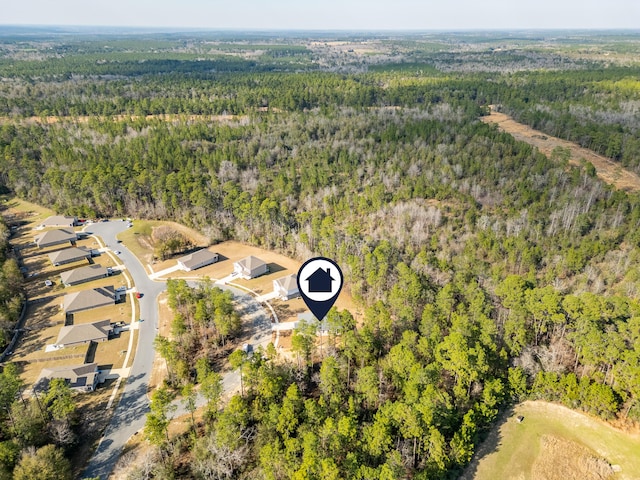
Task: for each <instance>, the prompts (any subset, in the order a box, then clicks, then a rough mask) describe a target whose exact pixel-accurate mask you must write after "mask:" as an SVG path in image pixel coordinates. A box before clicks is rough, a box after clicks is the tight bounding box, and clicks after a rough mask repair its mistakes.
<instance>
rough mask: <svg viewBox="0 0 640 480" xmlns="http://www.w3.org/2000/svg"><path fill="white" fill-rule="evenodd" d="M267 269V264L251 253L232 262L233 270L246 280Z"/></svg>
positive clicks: (257, 275) (263, 272)
mask: <svg viewBox="0 0 640 480" xmlns="http://www.w3.org/2000/svg"><path fill="white" fill-rule="evenodd" d="M268 271H269V266H268V265H267V264H266V263H265V262H263V261H262V260H260V259H259V258H258V257H254V256H253V255H251V256H249V257H246V258H243V259H242V260H238V261H237V262H235V263H234V264H233V272H234V273H235V274H237V275H240V276H241V277H243V278H246V279H247V280H249V279H251V278H256V277H259V276H260V275H264V274H265V273H267V272H268Z"/></svg>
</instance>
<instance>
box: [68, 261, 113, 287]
mask: <svg viewBox="0 0 640 480" xmlns="http://www.w3.org/2000/svg"><path fill="white" fill-rule="evenodd" d="M107 275H108V272H107V268H106V267H103V266H102V265H87V266H86V267H80V268H75V269H73V270H69V271H68V272H62V273H61V274H60V280H61V281H62V283H63V284H64V285H65V286H67V287H68V286H70V285H77V284H79V283H84V282H90V281H91V280H97V279H99V278H105V277H106V276H107Z"/></svg>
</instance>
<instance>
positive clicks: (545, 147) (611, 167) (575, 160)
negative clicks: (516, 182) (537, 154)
mask: <svg viewBox="0 0 640 480" xmlns="http://www.w3.org/2000/svg"><path fill="white" fill-rule="evenodd" d="M482 121H483V122H487V123H496V124H498V127H500V129H501V130H503V131H505V132H507V133H510V134H511V135H512V136H513V137H514V138H515V139H516V140H521V141H523V142H527V143H528V144H530V145H533V146H534V147H536V148H537V149H538V150H540V151H541V152H542V153H544V154H545V155H547V156H549V155H551V152H552V151H553V149H554V148H556V147H562V148H569V149H570V150H571V158H570V159H569V163H571V164H572V165H578V166H580V165H581V164H582V161H583V160H586V161H588V162H591V163H592V164H593V166H594V167H595V168H596V172H597V175H598V177H599V178H600V179H601V180H602V181H604V182H606V183H608V184H609V185H613V186H614V187H616V188H618V189H620V190H625V191H628V192H637V191H640V177H639V176H638V175H636V174H635V173H633V172H630V171H628V170H625V169H623V168H622V167H621V166H620V164H618V163H616V162H614V161H612V160H610V159H608V158H606V157H603V156H601V155H598V154H597V153H595V152H593V151H591V150H588V149H586V148H582V147H580V146H579V145H577V144H575V143H572V142H568V141H566V140H562V139H560V138H556V137H552V136H550V135H547V134H545V133H542V132H540V131H538V130H534V129H533V128H530V127H528V126H527V125H523V124H522V123H518V122H516V121H515V120H513V119H512V118H511V117H509V116H508V115H505V114H504V113H499V112H495V111H493V110H492V111H491V115H489V116H486V117H482Z"/></svg>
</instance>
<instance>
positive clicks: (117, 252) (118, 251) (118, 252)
mask: <svg viewBox="0 0 640 480" xmlns="http://www.w3.org/2000/svg"><path fill="white" fill-rule="evenodd" d="M113 253H115V254H116V255H120V254H121V253H122V252H121V251H120V250H115V251H114V252H113Z"/></svg>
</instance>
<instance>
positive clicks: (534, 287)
mask: <svg viewBox="0 0 640 480" xmlns="http://www.w3.org/2000/svg"><path fill="white" fill-rule="evenodd" d="M465 40H466V41H469V42H472V39H469V38H467V39H465ZM225 41H226V42H227V43H225V42H222V41H220V43H216V44H215V45H213V46H212V45H211V44H210V43H207V42H204V41H202V39H198V38H190V39H188V40H183V41H180V42H178V41H175V40H171V41H164V42H160V41H159V40H158V41H157V43H153V44H149V43H148V40H147V41H144V42H143V41H141V42H140V44H139V45H138V46H137V47H136V42H135V41H134V40H128V42H129V43H126V42H120V43H114V47H113V49H112V51H110V52H107V53H105V52H103V51H97V41H96V42H92V41H86V42H85V43H81V42H80V43H77V42H76V43H74V42H73V41H66V40H65V41H62V40H60V41H58V42H57V43H55V42H54V43H55V45H56V47H55V48H51V47H50V46H49V47H48V48H44V47H42V48H40V49H38V48H39V47H38V45H40V44H39V43H38V41H36V40H33V41H31V42H30V43H29V42H27V43H28V45H27V46H28V47H29V49H28V52H27V51H26V50H27V49H26V47H24V45H23V43H21V42H18V41H17V40H15V41H14V40H6V41H5V43H4V46H3V50H2V52H3V58H2V62H0V76H2V77H3V82H2V83H0V92H1V94H0V113H1V114H2V115H3V119H2V123H3V124H2V126H1V127H0V150H1V151H2V155H3V159H2V162H0V182H1V183H2V184H3V185H4V186H5V187H7V188H9V189H11V190H12V191H13V192H14V193H15V194H16V195H18V196H20V197H22V198H26V199H29V200H31V201H35V202H40V203H44V204H47V205H52V206H53V207H54V208H55V209H56V210H57V211H59V212H61V213H67V214H75V215H79V216H86V217H98V216H112V215H128V216H135V217H143V218H155V219H172V220H176V221H179V222H183V223H185V224H187V225H190V226H193V227H195V228H198V229H200V230H201V231H202V232H204V233H205V234H207V235H208V236H209V237H210V239H211V241H212V242H216V241H219V240H224V239H230V238H233V239H238V240H241V241H244V242H248V243H252V244H256V245H260V246H263V247H265V248H269V249H276V250H278V251H280V252H283V253H285V254H287V255H290V256H292V257H294V258H297V259H300V260H304V259H306V258H309V257H310V256H312V255H323V256H328V257H331V258H334V259H335V260H336V261H337V262H338V263H339V264H340V265H341V266H342V270H343V272H344V274H345V284H346V286H347V288H349V290H350V292H351V294H352V295H353V296H354V298H355V299H356V300H357V301H358V302H359V303H360V304H361V305H362V306H363V307H364V309H365V315H364V320H363V321H362V324H359V325H356V323H355V321H354V319H353V317H352V315H351V314H350V313H349V312H347V311H341V312H337V311H335V310H334V311H332V312H331V313H330V314H329V316H328V324H329V325H330V327H329V344H328V345H324V346H323V348H322V349H321V350H320V349H319V348H318V344H317V341H316V331H315V327H316V326H315V325H307V324H302V325H301V326H299V327H298V329H297V330H296V331H295V332H294V337H293V349H294V352H295V353H296V355H297V361H296V362H292V363H286V362H282V361H281V359H278V357H277V355H276V354H275V352H274V351H273V350H269V351H264V352H262V351H260V352H256V353H255V354H254V355H253V356H252V357H250V358H249V357H246V356H243V355H242V353H237V354H235V355H234V356H233V358H232V359H230V361H231V362H232V364H233V365H234V368H238V369H239V370H240V372H241V375H242V377H243V385H244V387H243V391H242V394H240V395H237V396H235V397H233V398H232V399H231V400H230V401H229V402H228V403H227V404H226V405H224V406H223V405H222V404H220V402H219V400H220V399H219V396H220V391H219V390H220V389H219V377H218V376H217V374H216V373H215V372H213V370H212V365H213V363H212V362H211V360H212V358H213V357H214V356H215V353H216V351H217V348H218V347H219V346H220V345H222V344H224V342H225V340H226V338H227V337H228V336H233V335H234V333H235V332H236V331H237V328H238V319H237V317H236V316H234V314H233V312H232V310H231V309H230V307H229V305H230V303H229V301H230V299H228V298H224V295H222V294H220V292H216V291H215V289H211V288H209V287H207V288H205V289H204V290H201V291H191V290H190V289H189V288H188V287H187V286H186V285H183V284H174V285H171V291H172V292H173V293H171V304H172V307H173V309H174V313H175V320H174V323H173V340H167V339H160V340H158V341H157V348H158V350H159V351H160V352H161V353H162V354H163V356H164V357H165V359H166V360H167V363H168V366H170V372H171V374H170V378H169V381H168V382H167V386H166V387H164V388H162V389H160V390H158V391H157V392H156V394H154V397H153V401H152V415H151V416H150V417H149V418H150V420H149V422H148V428H147V429H146V434H147V438H148V439H149V440H150V441H151V442H152V443H153V444H154V445H156V446H157V448H158V449H159V450H158V452H160V453H159V454H158V457H157V460H156V461H155V462H154V463H153V464H152V465H151V466H149V468H148V469H146V470H145V469H143V468H142V467H141V468H140V469H138V470H136V472H134V473H132V478H149V477H150V476H152V477H154V478H171V477H172V476H173V477H176V478H178V477H181V478H265V479H288V478H299V479H303V478H309V479H311V478H318V479H331V478H336V479H338V478H357V479H374V478H375V479H393V478H398V479H399V478H406V477H411V478H425V479H426V478H452V477H455V475H456V474H457V473H459V472H460V471H461V469H462V468H463V467H464V466H465V465H466V464H467V463H468V462H469V460H470V458H471V456H472V454H473V452H474V448H475V446H476V445H477V443H478V442H479V441H480V440H481V439H482V438H483V436H484V435H485V433H486V431H487V429H488V428H489V427H490V426H491V423H492V421H493V420H494V419H495V418H496V416H497V415H498V412H499V411H500V409H501V408H503V407H504V406H506V405H508V404H510V403H512V402H517V401H519V400H522V399H525V398H540V399H546V400H550V401H557V402H562V403H564V404H565V405H567V406H569V407H571V408H576V409H581V410H583V411H586V412H589V413H591V414H593V415H597V416H600V417H602V418H604V419H614V418H619V419H622V420H625V421H640V389H639V387H638V386H639V385H640V341H639V340H640V328H639V326H640V324H639V323H638V322H639V321H640V304H639V303H638V295H639V294H640V291H639V290H638V279H639V278H640V269H639V268H638V266H637V264H638V262H637V260H638V258H639V257H640V236H639V233H638V232H639V229H638V226H639V223H640V204H639V203H638V197H637V195H635V194H629V193H625V192H621V191H616V190H615V189H613V187H611V186H609V185H606V184H604V183H603V182H602V181H600V180H599V179H598V178H596V177H595V175H594V172H593V171H592V170H590V169H588V168H577V167H570V166H569V165H568V163H567V159H566V158H565V157H564V156H562V155H552V156H551V157H546V156H545V155H543V154H541V153H540V152H538V151H536V150H535V149H533V148H532V147H531V146H529V145H528V144H524V143H520V142H516V141H515V140H514V139H513V138H512V137H511V136H510V135H508V134H505V133H501V132H500V131H499V130H498V128H497V127H495V126H491V125H487V124H485V123H483V122H481V121H480V119H479V118H480V117H481V116H482V115H484V114H485V113H486V112H487V111H488V108H489V105H498V106H499V108H502V109H503V110H505V111H507V112H508V113H510V114H511V115H513V116H514V117H515V118H517V119H518V120H520V121H522V122H524V123H528V124H530V125H532V126H534V127H535V128H538V129H540V130H543V131H544V132H547V133H548V134H550V135H557V136H560V137H563V138H566V139H570V140H573V141H576V142H578V143H580V144H581V145H583V146H585V147H588V148H592V149H594V150H595V151H598V152H599V153H602V154H603V155H607V156H609V157H611V158H612V159H614V160H616V161H619V162H620V164H621V166H625V167H629V168H630V169H635V170H638V169H639V167H640V164H638V160H637V159H638V158H640V155H638V154H639V153H640V143H638V135H637V125H638V121H637V120H638V106H639V105H640V98H639V97H640V90H639V89H638V84H637V78H638V73H639V72H638V68H639V66H638V65H637V64H628V65H627V64H625V63H624V62H622V61H620V62H619V64H611V60H610V59H609V60H607V61H606V62H605V61H604V60H602V61H600V60H598V59H597V58H593V56H592V55H591V54H589V55H588V56H584V58H583V57H580V56H576V54H575V53H574V52H575V49H573V48H568V47H566V45H565V43H562V42H560V43H559V44H558V45H556V47H555V49H553V50H551V51H549V52H545V51H544V50H542V49H539V48H537V47H536V42H535V39H526V38H525V39H508V40H505V39H502V38H495V39H493V46H491V45H489V44H488V43H487V42H488V40H487V39H486V38H478V39H473V41H475V42H476V43H475V44H474V45H476V46H475V47H473V48H472V47H468V46H467V44H466V43H465V42H462V43H464V45H462V44H456V43H452V42H451V39H450V38H440V39H428V41H424V42H423V41H421V40H420V39H415V38H412V39H409V40H406V41H393V40H388V39H387V40H384V39H378V40H377V43H376V45H378V48H379V50H378V52H377V53H378V54H376V55H373V54H372V55H370V56H369V57H367V56H358V55H356V54H355V53H352V52H350V51H349V49H346V50H331V49H329V47H324V46H322V45H320V46H317V45H315V44H314V46H308V45H306V44H305V42H304V41H303V40H301V39H299V38H294V39H290V40H289V43H286V44H285V42H283V41H282V40H281V39H276V40H273V41H272V43H271V45H270V46H269V44H268V42H264V43H267V45H256V44H255V43H252V44H251V45H249V44H247V43H244V44H243V43H240V42H234V41H230V40H228V39H226V40H225ZM346 41H347V43H348V42H357V41H358V39H355V38H349V39H346ZM605 41H606V42H605V43H606V45H607V47H606V48H608V45H609V44H610V43H613V44H615V42H616V39H615V38H613V39H611V38H607V39H605ZM100 42H102V43H101V44H104V40H101V41H100ZM145 42H146V43H145ZM251 42H256V40H255V39H252V40H251ZM607 42H608V43H607ZM636 42H637V39H636ZM256 43H257V42H256ZM319 43H322V42H319ZM374 43H375V42H374ZM636 44H637V43H636ZM636 44H632V45H636ZM47 45H50V44H49V43H48V44H47ZM34 46H35V47H36V48H35V52H34V51H33V50H34V48H33V47H34ZM303 46H304V47H303ZM498 46H499V47H500V48H499V49H498V48H494V47H498ZM23 47H24V48H23ZM601 48H603V49H605V47H604V46H602V47H601ZM249 50H250V51H251V52H255V51H259V52H261V54H260V55H254V56H252V57H251V60H249V59H247V58H244V56H243V53H246V52H247V51H249ZM152 51H153V53H152ZM603 51H604V50H603ZM623 53H625V52H623ZM625 58H626V57H625ZM162 115H165V116H162ZM167 115H169V116H167ZM212 115H225V116H224V117H222V118H218V117H212ZM47 116H55V117H56V118H49V119H47V118H45V117H47ZM30 117H36V118H30ZM194 352H197V355H194ZM5 371H6V369H5ZM194 383H199V384H200V385H201V387H200V388H201V389H202V390H203V391H205V392H208V393H207V399H208V400H209V406H208V408H207V414H206V416H205V418H206V420H205V424H204V425H201V426H200V427H201V428H199V429H198V430H197V432H198V434H197V435H194V436H187V437H184V438H178V439H169V438H168V435H166V432H167V423H166V422H167V421H168V413H167V409H168V408H169V405H170V401H169V400H170V398H171V391H173V392H180V393H182V395H183V397H184V398H185V399H186V401H188V399H190V398H192V395H193V388H194V386H193V384H194ZM194 429H195V425H194ZM5 435H7V434H6V433H5ZM3 438H4V437H3ZM25 445H27V444H25ZM186 451H189V452H191V453H190V455H189V456H188V457H185V456H184V453H185V452H186ZM14 463H15V462H14ZM5 468H8V467H5ZM16 468H17V467H16Z"/></svg>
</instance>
